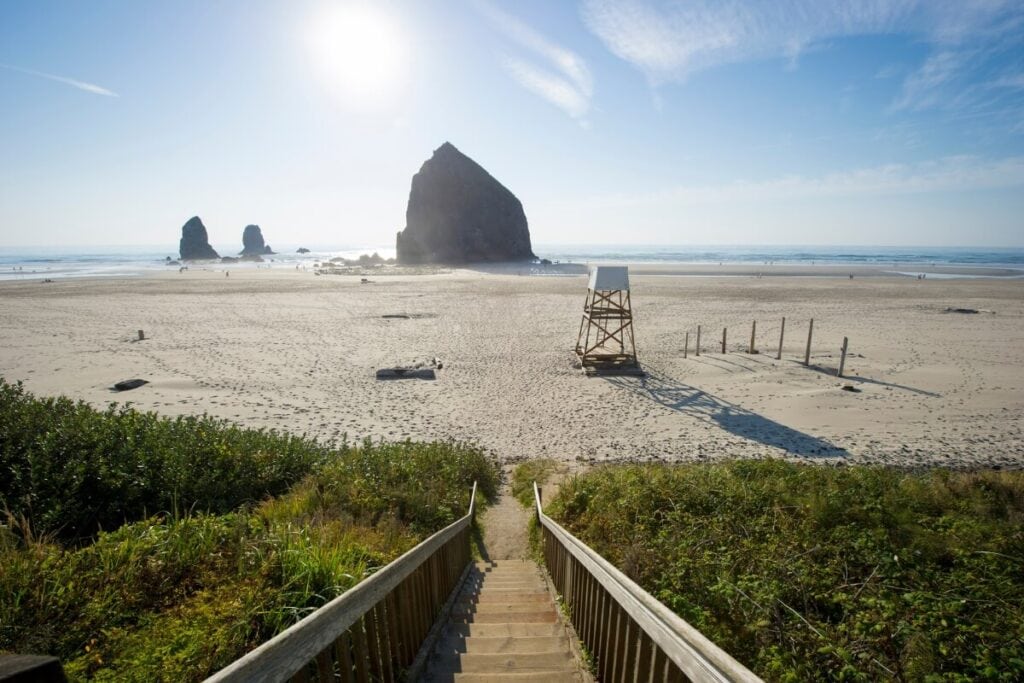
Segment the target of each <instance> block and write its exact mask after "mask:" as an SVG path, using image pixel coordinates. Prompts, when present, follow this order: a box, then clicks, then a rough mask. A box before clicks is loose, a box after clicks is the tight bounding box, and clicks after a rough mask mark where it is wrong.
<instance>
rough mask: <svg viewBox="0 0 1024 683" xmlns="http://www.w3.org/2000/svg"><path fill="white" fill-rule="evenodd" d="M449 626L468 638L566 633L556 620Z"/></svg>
mask: <svg viewBox="0 0 1024 683" xmlns="http://www.w3.org/2000/svg"><path fill="white" fill-rule="evenodd" d="M449 628H450V629H451V632H452V633H456V634H459V635H461V636H464V637H466V638H469V637H473V638H508V637H512V638H540V637H551V636H563V635H565V629H564V628H563V627H562V625H561V624H557V623H554V622H551V623H547V622H543V623H541V622H535V623H532V624H531V623H522V624H514V623H508V622H506V623H504V624H501V623H498V624H484V623H477V622H474V623H462V624H452V625H451V626H450V627H449Z"/></svg>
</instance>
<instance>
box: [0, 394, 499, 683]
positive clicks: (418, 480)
mask: <svg viewBox="0 0 1024 683" xmlns="http://www.w3.org/2000/svg"><path fill="white" fill-rule="evenodd" d="M0 400H2V402H3V403H2V405H0V466H2V467H3V470H2V473H0V477H3V479H2V486H3V488H2V489H0V491H2V492H3V497H4V498H3V502H4V503H5V504H7V505H8V507H9V511H8V512H7V513H6V519H5V520H4V519H0V522H3V523H0V652H2V651H11V652H19V653H38V654H51V655H55V656H57V657H59V658H60V659H61V661H62V662H63V663H64V665H65V667H66V670H67V672H68V674H69V676H70V677H71V678H72V679H73V680H80V679H90V680H111V681H113V680H118V681H120V680H138V681H154V680H167V681H193V680H201V679H202V678H204V677H206V676H208V675H209V674H211V673H213V672H214V671H216V670H218V669H220V668H222V667H223V666H225V665H227V664H228V663H230V662H231V661H233V660H235V659H237V658H238V657H240V656H242V655H243V654H244V653H245V652H246V651H248V650H250V649H252V648H253V647H255V646H256V645H258V644H259V643H261V642H263V641H265V640H267V639H268V638H270V637H272V636H273V635H274V634H276V633H278V632H280V631H282V630H284V629H285V628H287V627H288V626H290V625H291V624H293V623H295V622H296V621H297V620H299V619H300V618H302V617H303V616H305V615H307V614H308V613H309V612H310V611H312V610H314V609H316V608H317V607H319V606H321V605H323V604H324V603H326V602H327V601H329V600H331V599H332V598H334V597H336V596H337V595H339V594H340V593H342V592H343V591H345V590H347V589H348V588H350V587H351V586H353V585H355V584H356V583H357V582H358V581H360V580H361V579H362V578H363V577H365V576H366V575H368V573H369V572H370V571H372V570H373V569H375V568H377V567H380V566H382V565H384V564H386V563H387V562H390V561H391V560H393V559H394V558H396V557H397V556H398V555H400V554H401V553H402V552H404V551H406V550H408V549H409V548H411V547H412V546H413V545H415V544H416V543H417V542H418V541H419V540H421V539H422V538H423V537H425V536H426V535H429V534H430V533H433V532H435V531H438V530H439V529H440V528H442V527H443V526H445V525H447V524H449V523H450V522H452V521H455V520H456V519H458V518H460V517H462V516H463V515H464V514H465V513H466V510H467V508H468V505H469V499H470V487H471V485H472V483H473V481H477V482H478V485H479V493H478V498H477V501H478V504H480V505H481V506H483V505H484V504H485V503H486V500H487V499H489V498H493V497H494V495H495V493H496V491H497V486H498V477H499V470H498V467H497V464H496V463H495V462H494V461H493V460H492V459H491V458H490V457H489V456H488V455H487V454H486V453H485V452H484V451H483V450H481V449H479V448H476V447H473V446H469V445H463V444H458V443H451V442H438V443H413V442H405V443H384V442H381V443H371V442H370V441H366V442H363V443H362V444H359V445H348V444H343V445H342V447H341V448H340V449H339V450H337V451H331V450H329V449H327V448H325V447H322V446H320V445H318V444H316V443H315V442H312V441H309V440H306V439H298V438H295V437H290V436H288V435H286V434H277V433H274V432H264V431H259V430H241V429H237V428H235V427H233V426H231V425H229V424H226V423H223V422H220V421H216V420H212V419H209V418H181V419H178V420H166V419H163V418H159V417H157V416H155V415H152V414H142V413H138V412H136V411H133V410H130V409H127V408H121V409H117V408H111V409H110V410H108V411H106V412H97V411H94V410H92V409H90V408H88V406H85V405H84V404H81V403H72V402H71V401H68V400H66V399H54V400H38V399H34V398H32V397H31V396H29V395H27V394H26V393H25V392H24V391H23V390H22V389H21V387H20V386H17V385H9V384H4V383H3V382H2V380H0ZM58 434H59V435H60V438H58V436H57V435H58ZM165 439H171V440H170V441H165ZM161 444H163V445H161ZM8 448H9V449H10V450H8ZM275 453H277V454H279V455H280V457H281V458H282V461H281V462H276V461H275V457H276V456H275V455H274V454H275ZM204 463H206V464H204ZM83 472H84V473H88V476H82V473H83ZM309 472H312V474H307V473H309ZM303 475H305V476H303ZM167 482H176V487H175V488H174V490H175V491H176V492H177V493H176V494H175V497H174V499H173V500H171V503H173V504H171V505H167V504H163V503H166V502H167V501H168V499H167V498H162V499H161V498H160V497H159V496H160V495H161V491H162V488H163V486H165V485H166V484H167ZM296 482H298V483H296ZM86 483H87V484H88V485H86ZM292 484H294V485H292ZM289 485H292V486H291V489H290V490H288V491H285V489H287V488H288V487H289ZM62 486H67V487H68V489H67V492H66V493H64V492H62V489H61V487H62ZM273 493H278V494H280V495H278V496H277V497H274V498H268V495H269V494H273ZM153 499H157V500H161V501H163V503H161V504H155V503H152V500H153ZM257 500H262V502H259V503H255V502H252V501H257ZM243 503H244V505H243ZM250 503H251V504H250ZM232 508H235V509H234V510H232ZM147 510H148V511H150V512H154V511H160V510H164V511H165V512H159V513H158V514H156V515H155V516H151V517H148V518H142V516H143V515H144V514H145V512H146V511H147ZM210 510H212V511H215V512H222V513H223V514H212V513H210V512H208V511H210ZM126 518H127V519H132V518H135V519H136V520H137V521H133V522H131V523H128V524H124V525H123V526H119V524H120V520H123V519H126ZM98 527H99V528H100V530H99V531H96V528H98ZM103 529H107V531H104V530H103ZM90 530H91V531H93V532H95V534H94V536H92V537H91V540H92V542H91V543H87V544H81V543H77V541H80V540H82V538H81V536H82V535H83V534H84V533H85V532H87V531H90ZM72 531H73V533H72ZM60 539H68V540H71V541H75V542H73V543H68V544H64V543H61V542H60Z"/></svg>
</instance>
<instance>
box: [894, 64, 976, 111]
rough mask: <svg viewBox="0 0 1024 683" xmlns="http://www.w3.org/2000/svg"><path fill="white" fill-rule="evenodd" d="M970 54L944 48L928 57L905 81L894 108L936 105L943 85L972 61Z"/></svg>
mask: <svg viewBox="0 0 1024 683" xmlns="http://www.w3.org/2000/svg"><path fill="white" fill-rule="evenodd" d="M970 57H971V56H970V54H969V53H964V52H957V51H952V50H943V51H942V52H937V53H935V54H933V55H931V56H930V57H928V58H927V59H926V60H925V62H924V64H922V65H921V68H920V69H918V70H916V71H914V72H913V73H911V74H909V75H908V76H907V77H906V79H905V80H904V81H903V90H902V92H901V93H900V96H899V97H898V98H897V99H896V101H895V102H893V108H894V109H927V108H928V107H931V106H934V105H935V104H936V103H937V102H938V101H939V98H940V96H941V93H942V86H944V85H946V84H947V83H949V82H951V81H953V80H954V79H956V78H958V77H959V76H960V74H961V73H962V72H963V71H964V68H965V65H966V64H967V63H968V62H969V61H970Z"/></svg>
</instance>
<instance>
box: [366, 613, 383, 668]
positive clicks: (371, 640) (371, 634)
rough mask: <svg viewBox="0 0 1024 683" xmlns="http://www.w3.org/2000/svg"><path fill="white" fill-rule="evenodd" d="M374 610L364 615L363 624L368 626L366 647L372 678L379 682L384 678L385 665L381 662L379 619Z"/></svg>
mask: <svg viewBox="0 0 1024 683" xmlns="http://www.w3.org/2000/svg"><path fill="white" fill-rule="evenodd" d="M375 610H376V605H374V609H371V610H370V611H369V612H367V613H366V614H364V615H363V624H364V625H365V626H366V646H367V652H368V654H369V656H370V659H369V662H370V676H371V677H372V678H373V680H376V681H379V680H382V679H383V678H384V664H383V662H381V656H380V654H381V647H380V636H379V634H378V629H377V618H376V615H375Z"/></svg>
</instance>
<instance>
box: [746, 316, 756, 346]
mask: <svg viewBox="0 0 1024 683" xmlns="http://www.w3.org/2000/svg"><path fill="white" fill-rule="evenodd" d="M756 334H757V321H756V320H755V321H754V322H752V323H750V348H749V349H747V353H754V335H756Z"/></svg>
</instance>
